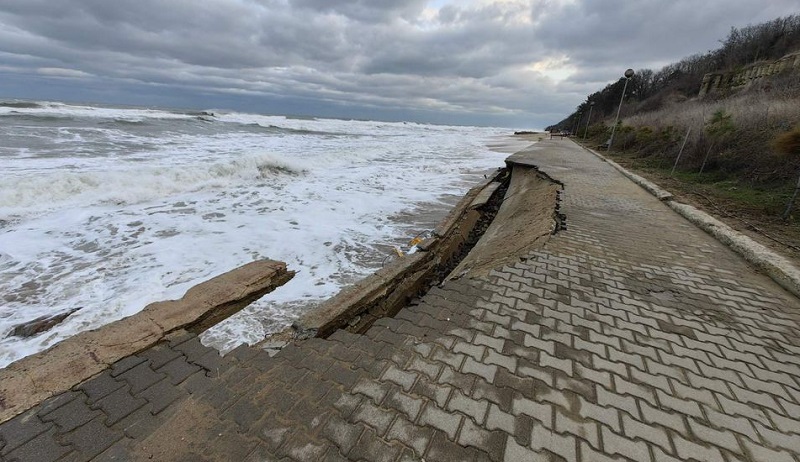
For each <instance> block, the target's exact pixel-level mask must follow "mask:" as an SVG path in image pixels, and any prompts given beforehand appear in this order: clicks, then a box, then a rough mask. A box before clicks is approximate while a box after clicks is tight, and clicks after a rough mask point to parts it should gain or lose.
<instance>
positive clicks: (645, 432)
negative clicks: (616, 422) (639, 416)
mask: <svg viewBox="0 0 800 462" xmlns="http://www.w3.org/2000/svg"><path fill="white" fill-rule="evenodd" d="M622 430H623V434H624V435H625V436H626V437H628V438H634V439H642V440H644V441H646V442H647V443H648V444H654V445H657V446H660V447H661V448H662V449H664V450H665V451H670V452H671V451H672V446H671V445H670V439H669V434H668V433H667V432H666V431H665V430H664V429H663V428H662V427H661V426H660V425H653V424H647V423H644V422H640V421H638V420H636V419H633V418H631V417H630V416H629V415H627V414H622Z"/></svg>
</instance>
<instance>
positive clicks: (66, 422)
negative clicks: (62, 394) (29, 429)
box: [42, 399, 102, 432]
mask: <svg viewBox="0 0 800 462" xmlns="http://www.w3.org/2000/svg"><path fill="white" fill-rule="evenodd" d="M101 415H102V413H101V412H100V411H98V410H94V409H91V408H89V406H88V405H87V404H86V402H85V401H84V400H82V399H75V400H72V401H70V402H69V403H67V404H65V405H63V406H61V407H59V408H58V409H55V410H54V411H52V412H50V413H49V414H47V415H44V416H42V420H43V421H45V422H53V423H55V424H56V425H58V427H59V430H60V431H61V432H69V431H71V430H73V429H75V428H77V427H80V426H81V425H83V424H85V423H86V422H89V421H90V420H92V419H94V418H96V417H99V416H101Z"/></svg>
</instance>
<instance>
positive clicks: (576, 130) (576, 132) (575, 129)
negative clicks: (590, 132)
mask: <svg viewBox="0 0 800 462" xmlns="http://www.w3.org/2000/svg"><path fill="white" fill-rule="evenodd" d="M582 115H583V113H582V112H578V120H576V121H575V128H573V129H572V134H573V135H577V134H578V127H579V126H580V124H581V116H582Z"/></svg>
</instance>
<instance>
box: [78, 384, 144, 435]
mask: <svg viewBox="0 0 800 462" xmlns="http://www.w3.org/2000/svg"><path fill="white" fill-rule="evenodd" d="M146 403H147V401H145V400H144V399H142V398H134V397H133V395H131V393H130V387H128V386H127V385H126V386H125V387H123V388H120V389H118V390H116V391H114V392H113V393H111V394H109V395H107V396H105V397H104V398H102V399H99V400H97V401H96V402H95V403H94V404H92V408H94V409H100V410H102V411H103V414H105V416H106V425H108V426H111V425H114V424H115V423H117V422H119V421H120V419H122V418H123V417H125V416H127V415H128V414H130V413H132V412H133V411H135V410H137V409H139V408H140V407H142V406H144V405H145V404H146Z"/></svg>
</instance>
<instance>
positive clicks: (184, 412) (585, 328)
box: [0, 140, 800, 462]
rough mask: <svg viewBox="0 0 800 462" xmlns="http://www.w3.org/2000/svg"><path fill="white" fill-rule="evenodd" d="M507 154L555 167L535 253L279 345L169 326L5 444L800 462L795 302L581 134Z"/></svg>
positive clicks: (168, 453) (284, 456)
mask: <svg viewBox="0 0 800 462" xmlns="http://www.w3.org/2000/svg"><path fill="white" fill-rule="evenodd" d="M517 155H518V156H524V158H525V159H528V160H529V161H530V162H532V163H534V164H536V165H538V166H540V168H541V170H542V171H544V172H546V173H547V174H548V175H550V176H551V177H553V178H555V179H558V180H560V181H562V182H563V183H564V194H563V202H562V207H561V212H562V213H564V214H565V215H566V223H567V229H566V230H562V231H560V232H559V233H558V234H556V235H555V236H553V237H552V238H551V239H550V240H549V242H548V243H547V244H546V245H545V246H544V248H543V249H540V250H537V251H533V252H530V253H528V254H526V255H520V256H519V257H520V258H519V261H517V262H515V263H514V264H513V265H511V266H506V267H503V268H498V269H496V270H493V271H492V272H491V273H490V274H489V275H488V276H487V277H485V278H481V279H460V280H455V281H450V282H448V283H447V284H445V285H444V286H443V287H441V288H436V289H434V290H432V291H431V292H429V293H428V295H426V296H425V297H424V298H423V299H422V300H421V301H420V303H418V304H416V305H414V306H410V307H407V308H405V309H403V310H401V312H400V313H399V314H398V315H397V316H396V317H395V318H388V319H382V320H380V321H378V322H377V323H376V324H375V325H374V326H373V327H372V328H371V329H370V330H369V331H368V332H367V333H366V335H363V336H361V335H354V334H349V333H346V332H342V331H340V332H337V333H335V334H334V335H333V336H332V337H330V338H328V339H326V340H322V339H312V340H307V341H303V342H298V343H296V344H293V345H291V346H289V347H287V348H285V349H284V350H282V351H281V352H280V353H278V354H277V355H275V356H274V357H270V356H269V355H268V354H267V353H266V352H265V351H260V350H255V349H252V348H249V347H240V348H238V349H237V350H235V351H234V352H232V353H231V354H229V355H227V356H226V357H224V358H220V357H219V355H217V354H216V352H215V351H213V350H209V349H207V348H205V347H203V346H202V345H200V343H199V342H198V340H197V338H196V337H194V336H192V335H189V334H185V333H183V334H182V333H178V334H176V335H173V336H172V338H170V339H169V341H165V342H163V343H161V344H159V345H158V346H156V347H154V348H151V349H149V350H147V351H145V352H143V353H141V354H139V355H137V356H133V357H129V358H126V359H124V360H122V361H120V362H119V363H117V364H116V365H115V366H114V368H113V369H111V370H108V371H106V372H105V373H103V374H100V375H99V376H96V377H95V378H93V379H90V380H89V381H87V382H85V383H83V384H81V385H80V386H78V387H76V388H74V389H73V390H71V391H69V392H67V393H65V394H63V395H59V396H56V397H54V398H51V399H49V400H47V401H45V402H44V403H42V404H41V405H39V406H37V407H35V408H33V409H31V410H30V411H28V412H26V413H23V414H21V415H20V416H18V417H16V418H15V419H13V420H11V421H9V422H6V423H4V424H2V425H0V459H2V460H9V461H10V460H32V461H48V460H68V461H77V460H90V459H94V460H157V461H163V460H180V461H204V460H209V461H215V460H232V461H239V460H246V461H272V460H295V461H315V462H317V461H319V462H321V461H338V460H356V461H357V460H365V461H387V462H388V461H406V460H407V461H420V460H425V461H428V462H432V461H495V462H497V461H540V460H541V461H545V460H552V461H561V460H566V461H612V460H617V461H619V460H632V461H673V460H692V459H695V460H699V461H726V462H734V461H768V462H781V461H794V462H800V330H798V326H799V325H800V301H798V300H797V299H796V298H795V297H793V296H792V295H790V294H789V293H788V292H786V291H784V290H783V289H781V288H780V287H779V286H778V285H777V284H775V283H774V282H772V281H771V280H770V279H768V278H766V277H764V276H762V275H760V274H757V273H756V272H754V271H753V270H752V269H751V268H750V267H749V266H748V265H747V264H746V263H745V262H744V261H743V260H742V259H741V258H739V257H738V256H737V255H736V254H734V253H732V252H731V251H730V250H728V249H727V248H726V247H724V246H723V245H721V244H719V243H718V242H716V241H715V240H713V239H712V238H710V237H709V236H707V235H706V234H705V233H703V232H702V231H700V230H698V229H697V228H695V227H694V226H692V225H691V224H689V222H687V221H685V220H684V219H683V218H681V217H680V216H678V215H677V214H675V213H674V212H672V211H671V210H670V209H669V208H667V207H666V206H665V205H664V204H662V203H660V202H659V201H658V200H656V199H655V198H653V197H652V196H650V195H649V194H648V193H646V192H645V191H644V190H643V189H641V188H639V187H638V186H636V185H634V184H633V183H631V182H630V181H629V180H628V179H626V178H625V177H623V176H622V175H621V174H620V173H618V172H617V171H616V170H614V169H613V168H612V167H611V166H609V165H608V164H606V163H604V162H603V161H601V160H600V159H599V158H597V157H595V156H594V155H592V154H591V153H589V152H587V151H585V150H583V149H582V148H580V147H578V146H576V145H575V144H574V143H572V142H571V141H569V140H553V141H543V142H541V143H539V144H536V145H534V146H532V147H530V148H528V149H527V150H525V151H522V152H521V153H518V154H517ZM520 212H521V213H522V212H523V211H520Z"/></svg>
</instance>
